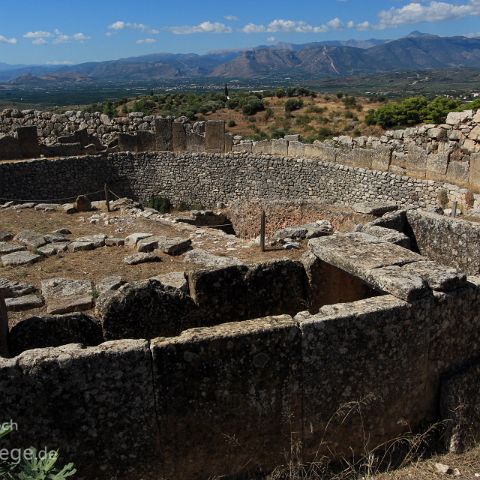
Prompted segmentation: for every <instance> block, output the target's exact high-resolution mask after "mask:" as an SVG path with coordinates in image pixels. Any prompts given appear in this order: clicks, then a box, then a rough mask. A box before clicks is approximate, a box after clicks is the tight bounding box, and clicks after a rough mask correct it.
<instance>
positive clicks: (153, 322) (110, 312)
mask: <svg viewBox="0 0 480 480" xmlns="http://www.w3.org/2000/svg"><path fill="white" fill-rule="evenodd" d="M194 312H195V305H194V303H193V302H192V300H191V299H190V298H189V297H188V296H186V295H184V294H183V293H182V292H181V291H180V290H179V289H177V288H172V287H169V286H165V285H162V284H161V283H160V282H158V281H156V280H147V281H144V282H135V283H132V284H127V285H124V286H123V287H121V288H120V289H119V290H118V291H116V292H115V293H114V294H113V295H111V294H110V295H102V296H100V297H99V299H98V301H97V306H96V314H97V316H98V317H99V318H100V319H101V322H102V328H103V333H104V337H105V339H107V340H112V339H119V338H146V339H150V338H155V337H163V336H176V335H178V334H179V333H180V332H181V331H183V330H185V329H187V328H191V327H193V326H195V322H194V320H193V316H194V315H193V314H194Z"/></svg>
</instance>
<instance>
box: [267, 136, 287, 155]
mask: <svg viewBox="0 0 480 480" xmlns="http://www.w3.org/2000/svg"><path fill="white" fill-rule="evenodd" d="M271 144H272V152H271V153H272V155H276V156H278V157H286V156H287V155H288V141H287V140H285V139H283V138H279V139H273V140H272V141H271Z"/></svg>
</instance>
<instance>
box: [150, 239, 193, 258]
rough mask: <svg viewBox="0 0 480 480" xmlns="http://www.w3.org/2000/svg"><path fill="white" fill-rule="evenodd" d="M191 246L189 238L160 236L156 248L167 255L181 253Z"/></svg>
mask: <svg viewBox="0 0 480 480" xmlns="http://www.w3.org/2000/svg"><path fill="white" fill-rule="evenodd" d="M191 246H192V241H191V240H190V239H189V238H179V237H174V238H162V239H161V240H160V241H159V242H158V250H160V251H161V252H163V253H166V254H167V255H181V254H182V253H185V252H186V251H187V250H188V249H189V248H190V247H191Z"/></svg>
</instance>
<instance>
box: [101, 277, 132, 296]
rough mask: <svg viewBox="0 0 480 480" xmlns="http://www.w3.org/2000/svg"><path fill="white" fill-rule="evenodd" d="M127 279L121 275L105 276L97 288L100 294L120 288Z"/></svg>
mask: <svg viewBox="0 0 480 480" xmlns="http://www.w3.org/2000/svg"><path fill="white" fill-rule="evenodd" d="M126 283H127V282H126V280H125V279H124V278H123V277H121V276H120V275H112V276H110V277H105V278H104V279H102V280H101V281H100V282H98V283H96V285H95V288H96V290H97V291H98V293H99V294H102V293H105V292H110V291H114V290H118V289H119V288H120V287H121V286H122V285H125V284H126Z"/></svg>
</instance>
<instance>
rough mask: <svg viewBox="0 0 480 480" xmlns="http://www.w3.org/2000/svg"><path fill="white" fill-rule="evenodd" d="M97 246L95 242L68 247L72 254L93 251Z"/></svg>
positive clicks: (73, 244)
mask: <svg viewBox="0 0 480 480" xmlns="http://www.w3.org/2000/svg"><path fill="white" fill-rule="evenodd" d="M94 248H95V245H94V243H93V242H72V243H70V244H69V245H68V250H69V251H70V252H82V251H87V250H93V249H94Z"/></svg>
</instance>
